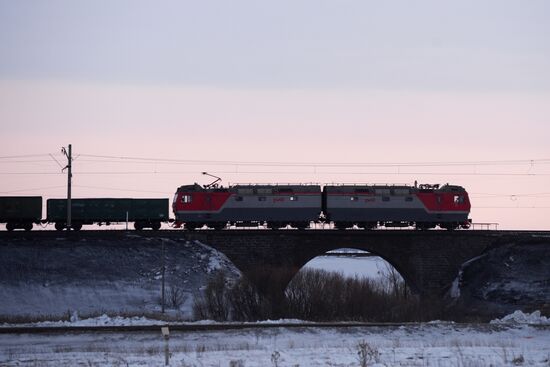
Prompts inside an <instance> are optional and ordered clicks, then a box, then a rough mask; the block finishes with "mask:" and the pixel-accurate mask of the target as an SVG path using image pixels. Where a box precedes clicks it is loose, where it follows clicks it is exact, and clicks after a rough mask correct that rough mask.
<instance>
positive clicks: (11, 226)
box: [6, 222, 15, 232]
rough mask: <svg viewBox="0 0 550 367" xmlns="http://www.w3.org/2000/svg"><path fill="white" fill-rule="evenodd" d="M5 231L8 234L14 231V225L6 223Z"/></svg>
mask: <svg viewBox="0 0 550 367" xmlns="http://www.w3.org/2000/svg"><path fill="white" fill-rule="evenodd" d="M6 229H7V230H8V232H11V231H13V230H14V229H15V224H13V223H12V222H8V223H6Z"/></svg>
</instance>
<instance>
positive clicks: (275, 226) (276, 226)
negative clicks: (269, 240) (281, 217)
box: [267, 222, 286, 231]
mask: <svg viewBox="0 0 550 367" xmlns="http://www.w3.org/2000/svg"><path fill="white" fill-rule="evenodd" d="M267 225H268V227H269V228H271V229H272V230H274V231H278V230H279V229H280V228H281V227H285V226H286V224H283V223H282V222H271V223H267Z"/></svg>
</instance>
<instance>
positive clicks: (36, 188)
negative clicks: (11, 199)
mask: <svg viewBox="0 0 550 367" xmlns="http://www.w3.org/2000/svg"><path fill="white" fill-rule="evenodd" d="M63 187H65V186H46V187H35V188H30V189H18V190H10V191H0V193H2V194H12V193H16V192H27V191H38V190H50V189H59V188H63Z"/></svg>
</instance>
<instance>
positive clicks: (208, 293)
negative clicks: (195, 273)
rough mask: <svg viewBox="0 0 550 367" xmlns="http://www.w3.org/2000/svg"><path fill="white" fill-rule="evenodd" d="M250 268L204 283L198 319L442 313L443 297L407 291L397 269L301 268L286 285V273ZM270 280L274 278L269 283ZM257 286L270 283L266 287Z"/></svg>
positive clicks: (393, 318) (389, 318)
mask: <svg viewBox="0 0 550 367" xmlns="http://www.w3.org/2000/svg"><path fill="white" fill-rule="evenodd" d="M264 273H265V274H261V273H260V272H256V273H252V276H253V277H255V281H252V280H250V279H249V278H246V277H242V278H240V279H239V280H238V281H236V282H235V283H234V284H229V282H227V281H226V279H225V274H224V273H223V272H220V273H217V274H216V275H215V276H214V277H213V278H212V279H211V281H210V282H209V283H208V285H207V287H206V289H205V291H204V293H203V295H202V296H201V297H198V298H197V299H196V300H195V304H194V306H193V311H194V316H195V318H197V319H214V320H218V321H225V320H230V319H231V320H238V321H254V320H260V319H267V318H271V319H276V318H281V317H287V318H298V319H303V320H312V321H378V322H401V321H426V320H433V319H444V318H445V316H446V310H445V307H444V303H443V301H442V300H438V299H425V298H424V299H420V298H419V297H417V296H414V295H412V293H411V292H410V290H409V289H408V288H407V287H406V286H405V283H404V281H402V279H401V278H400V277H397V276H396V274H394V273H390V275H388V278H386V279H382V280H378V281H376V280H372V279H368V278H358V277H356V278H346V277H344V276H343V275H342V274H339V273H331V272H327V271H324V270H317V269H303V270H302V271H300V272H299V273H298V274H296V275H295V276H294V278H293V279H292V281H290V283H289V284H288V286H287V287H286V290H285V289H284V287H283V286H282V285H283V284H286V283H284V281H285V279H288V277H289V274H288V272H287V271H286V270H285V271H279V270H277V269H265V271H264ZM271 281H273V282H274V283H271ZM255 284H259V285H260V287H262V286H263V287H266V286H268V285H270V284H271V285H272V288H271V289H268V288H267V287H266V289H263V291H261V289H262V288H260V290H258V289H257V288H256V287H255V286H254V285H255Z"/></svg>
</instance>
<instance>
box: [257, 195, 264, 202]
mask: <svg viewBox="0 0 550 367" xmlns="http://www.w3.org/2000/svg"><path fill="white" fill-rule="evenodd" d="M258 201H266V197H265V196H258Z"/></svg>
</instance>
